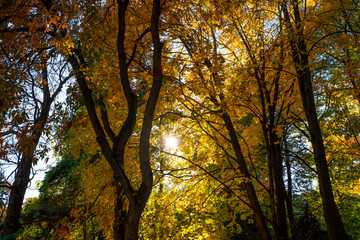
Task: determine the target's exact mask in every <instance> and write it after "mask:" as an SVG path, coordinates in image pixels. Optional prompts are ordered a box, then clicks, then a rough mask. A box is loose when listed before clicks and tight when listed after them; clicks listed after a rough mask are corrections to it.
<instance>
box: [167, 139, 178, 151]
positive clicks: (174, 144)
mask: <svg viewBox="0 0 360 240" xmlns="http://www.w3.org/2000/svg"><path fill="white" fill-rule="evenodd" d="M177 146H178V140H177V138H176V137H174V136H167V137H166V138H165V147H166V148H167V149H171V150H174V149H176V148H177Z"/></svg>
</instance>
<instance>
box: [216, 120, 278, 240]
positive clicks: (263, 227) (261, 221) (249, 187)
mask: <svg viewBox="0 0 360 240" xmlns="http://www.w3.org/2000/svg"><path fill="white" fill-rule="evenodd" d="M222 118H223V120H224V122H225V125H226V128H227V129H228V131H229V135H230V138H231V144H232V146H233V149H234V151H235V155H236V160H237V163H238V165H239V169H240V171H241V174H243V176H244V177H245V178H246V181H244V183H243V185H244V188H245V191H246V194H247V197H248V199H249V201H250V205H251V207H252V209H253V211H254V216H255V223H256V226H257V228H258V230H259V232H260V235H261V239H263V240H270V239H271V237H270V232H269V229H268V227H267V224H266V219H265V216H264V214H263V212H262V210H261V207H260V203H259V200H258V198H257V196H256V192H255V188H254V185H253V184H252V181H251V177H250V173H249V170H248V168H247V166H246V162H245V158H244V156H243V154H242V151H241V148H240V144H239V141H238V138H237V136H236V131H235V129H234V126H233V124H232V121H231V118H230V116H229V115H228V114H227V113H223V114H222Z"/></svg>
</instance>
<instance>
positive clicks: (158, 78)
mask: <svg viewBox="0 0 360 240" xmlns="http://www.w3.org/2000/svg"><path fill="white" fill-rule="evenodd" d="M128 4H129V1H128V0H125V1H121V0H118V37H117V51H118V58H119V68H120V73H119V74H120V80H121V84H122V90H123V93H124V95H125V98H126V101H127V105H128V114H127V118H126V120H125V122H124V124H123V126H122V127H121V129H120V131H119V133H118V134H117V135H116V134H115V133H114V132H113V131H112V128H111V126H110V125H109V121H108V120H107V118H108V116H107V111H106V109H105V108H104V109H101V111H100V114H101V120H102V124H103V125H102V124H101V123H100V119H99V118H98V116H97V112H96V108H95V101H94V98H93V96H92V94H91V90H90V89H89V86H88V84H87V82H86V76H85V75H84V73H83V72H82V71H81V68H82V66H86V65H87V63H86V60H85V59H84V58H83V56H82V53H81V49H74V50H73V51H74V53H75V54H74V55H76V57H75V56H74V55H69V56H68V59H69V61H70V63H71V65H72V67H73V70H74V72H75V74H76V79H77V82H78V84H79V87H80V90H81V93H82V95H83V97H84V100H85V101H84V102H85V105H86V109H87V112H88V115H89V118H90V121H91V124H92V126H93V129H94V131H95V133H96V140H97V142H98V144H99V146H100V148H101V151H102V153H103V155H104V157H105V159H106V160H107V162H108V163H109V165H110V167H111V168H112V170H113V172H114V176H115V181H116V184H117V191H116V199H115V209H114V211H115V222H114V224H113V231H114V235H113V237H114V239H115V240H137V239H138V236H139V233H138V232H139V224H140V217H141V214H142V212H143V211H144V208H145V205H146V202H147V200H148V198H149V196H150V193H151V190H152V185H153V174H152V170H151V166H150V142H149V141H150V134H151V129H152V122H153V119H154V112H155V109H156V105H157V101H158V97H159V93H160V89H161V85H162V69H161V52H162V45H163V44H162V43H161V42H160V36H159V21H160V13H161V5H160V0H154V1H153V6H152V16H151V27H150V29H151V35H152V42H153V59H152V63H153V64H152V68H153V69H152V70H153V83H152V87H151V91H150V94H149V97H148V99H147V104H146V108H145V112H144V118H143V121H142V127H141V134H140V147H139V162H140V171H141V176H142V181H141V184H140V187H139V189H137V190H136V189H134V188H133V187H132V184H131V182H130V179H129V178H128V176H127V175H126V173H125V170H124V163H125V161H124V157H125V148H126V145H127V143H128V140H129V138H130V136H131V135H132V133H133V130H134V127H135V123H136V117H137V108H138V97H137V95H136V93H135V91H134V89H132V86H131V80H130V79H129V75H128V68H129V66H130V62H131V61H132V59H129V60H128V59H127V55H126V51H125V44H124V42H125V36H126V34H125V31H126V27H125V26H126V22H125V19H126V18H125V15H126V12H127V7H128ZM146 32H147V30H146ZM146 32H144V34H143V35H142V36H144V35H145V33H146ZM135 50H136V48H134V51H135ZM133 54H135V53H133ZM129 61H130V62H129ZM100 101H101V100H100ZM108 139H110V140H111V141H112V143H113V145H112V147H111V146H110V142H109V140H108ZM125 198H126V199H125ZM124 201H127V204H128V206H127V207H126V208H123V204H124Z"/></svg>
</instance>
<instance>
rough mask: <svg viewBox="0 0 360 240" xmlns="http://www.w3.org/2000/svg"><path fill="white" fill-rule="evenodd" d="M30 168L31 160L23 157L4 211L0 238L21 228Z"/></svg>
mask: <svg viewBox="0 0 360 240" xmlns="http://www.w3.org/2000/svg"><path fill="white" fill-rule="evenodd" d="M31 168H32V158H27V157H25V156H24V155H23V157H22V159H21V160H20V163H19V166H18V172H17V173H16V176H15V181H14V183H13V185H12V187H11V192H10V198H9V205H8V208H7V210H6V217H5V222H4V231H3V232H2V236H7V235H10V234H13V233H16V232H17V231H18V230H19V229H20V227H21V225H20V213H21V208H22V204H23V201H24V196H25V192H26V189H27V186H28V184H29V178H30V171H31Z"/></svg>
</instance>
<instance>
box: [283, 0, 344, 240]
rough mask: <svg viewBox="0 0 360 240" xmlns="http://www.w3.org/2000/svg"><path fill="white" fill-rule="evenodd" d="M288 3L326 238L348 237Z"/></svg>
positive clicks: (302, 46)
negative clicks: (336, 197) (334, 191)
mask: <svg viewBox="0 0 360 240" xmlns="http://www.w3.org/2000/svg"><path fill="white" fill-rule="evenodd" d="M291 3H292V6H293V11H294V21H295V27H293V26H292V24H291V20H290V14H289V12H288V9H287V5H286V2H285V1H282V2H281V9H282V11H283V14H284V19H285V26H286V28H287V29H288V31H289V34H288V39H289V42H290V47H291V51H292V57H293V60H294V64H295V69H296V74H297V80H298V84H299V89H300V94H301V99H302V104H303V108H304V111H305V115H306V119H307V122H308V126H309V132H310V139H311V143H312V148H313V150H314V159H315V165H316V170H317V173H318V180H319V188H320V195H321V199H322V203H323V210H324V216H325V222H326V228H327V232H328V237H329V240H347V239H350V238H349V236H348V234H347V233H346V231H345V228H344V224H343V222H342V220H341V217H340V213H339V210H338V208H337V206H336V203H335V199H334V195H333V191H332V186H331V181H330V176H329V169H328V165H327V161H326V154H325V147H324V142H323V138H322V133H321V129H320V125H319V121H318V117H317V112H316V106H315V100H314V92H313V88H312V81H311V71H310V66H309V60H308V53H307V46H306V43H305V39H304V36H303V29H302V26H301V24H302V23H301V18H300V10H299V3H298V1H297V0H292V1H291Z"/></svg>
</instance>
